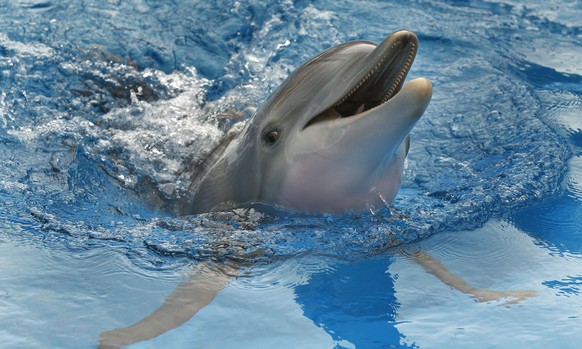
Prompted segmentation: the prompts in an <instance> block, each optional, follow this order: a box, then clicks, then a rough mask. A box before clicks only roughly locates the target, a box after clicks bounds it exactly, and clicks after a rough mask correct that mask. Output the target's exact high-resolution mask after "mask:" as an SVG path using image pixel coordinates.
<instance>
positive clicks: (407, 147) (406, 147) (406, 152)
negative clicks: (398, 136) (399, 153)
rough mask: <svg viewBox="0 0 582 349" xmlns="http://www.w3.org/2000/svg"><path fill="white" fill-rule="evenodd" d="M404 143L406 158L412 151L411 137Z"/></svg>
mask: <svg viewBox="0 0 582 349" xmlns="http://www.w3.org/2000/svg"><path fill="white" fill-rule="evenodd" d="M402 143H403V144H404V156H407V155H408V151H409V150H410V135H409V136H406V139H405V140H404V142H402Z"/></svg>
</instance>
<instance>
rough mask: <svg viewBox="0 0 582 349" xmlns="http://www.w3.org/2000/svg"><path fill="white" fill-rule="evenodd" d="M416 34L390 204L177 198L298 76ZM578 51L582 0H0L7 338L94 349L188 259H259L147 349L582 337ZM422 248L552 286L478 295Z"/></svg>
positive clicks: (2, 275) (490, 278) (473, 274)
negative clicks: (311, 211) (416, 103)
mask: <svg viewBox="0 0 582 349" xmlns="http://www.w3.org/2000/svg"><path fill="white" fill-rule="evenodd" d="M403 28H404V29H408V30H411V31H414V32H415V33H416V34H417V35H418V37H419V42H420V43H419V45H420V47H419V52H418V54H417V58H416V61H415V63H414V65H413V68H412V71H411V73H410V74H409V76H410V77H427V78H429V79H430V80H431V81H432V82H433V99H432V101H431V104H430V105H429V107H428V109H427V111H426V113H425V115H424V116H423V118H422V119H421V120H420V122H419V123H418V124H417V126H416V127H415V128H414V130H413V131H412V135H411V138H412V145H411V150H410V153H409V157H408V162H407V167H406V172H405V175H406V180H405V182H404V184H403V187H402V189H401V191H400V193H399V196H398V197H397V199H396V201H395V203H394V205H393V207H391V208H378V209H377V210H375V212H374V213H370V212H365V213H356V212H351V213H346V214H344V215H335V216H332V215H305V214H299V213H292V212H287V211H284V210H282V209H278V208H274V207H269V206H255V207H251V208H249V207H246V208H244V209H237V210H232V211H229V212H224V213H219V214H203V215H198V216H187V217H176V216H174V215H172V214H171V213H168V211H167V210H164V207H165V206H164V205H166V204H167V203H171V202H175V201H179V200H181V199H182V198H183V195H184V191H185V190H187V187H188V178H189V177H188V173H189V171H191V169H192V164H193V163H195V162H196V161H198V160H199V159H201V158H203V157H204V156H205V154H207V153H208V152H209V151H210V150H211V149H212V148H213V147H214V146H215V145H216V144H217V143H218V142H219V140H220V139H221V137H222V136H223V135H225V134H226V133H228V132H232V131H233V130H236V129H238V128H240V125H242V124H243V123H244V122H245V120H246V119H248V118H249V117H251V116H252V114H253V112H254V111H255V110H256V108H257V107H258V106H259V105H260V103H261V101H263V100H264V99H265V98H266V97H267V96H268V95H269V94H270V93H271V92H273V90H274V89H275V88H276V87H277V86H278V84H280V83H281V81H282V80H283V79H284V78H285V77H286V76H287V75H288V74H289V73H290V72H291V71H293V69H294V68H295V67H297V66H298V65H300V64H301V63H303V62H304V61H305V60H307V59H308V58H309V57H312V56H314V55H316V54H317V53H319V52H321V51H323V50H324V49H326V48H328V47H330V46H333V45H336V44H339V43H342V42H346V41H350V40H369V41H373V42H376V43H377V42H379V41H381V40H382V39H383V38H384V37H385V36H387V35H388V34H390V33H391V32H393V31H396V30H398V29H403ZM581 43H582V4H581V3H580V2H579V1H567V0H563V1H529V2H527V4H524V3H523V2H520V1H513V0H505V1H410V2H397V1H328V0H324V1H270V0H268V1H257V0H251V1H213V2H202V1H194V0H192V1H189V0H180V1H173V2H159V1H148V0H145V1H144V0H130V1H123V2H122V1H102V2H87V1H70V0H66V1H58V2H57V1H54V2H51V1H42V0H18V1H7V0H0V163H1V164H2V171H0V203H1V205H0V218H1V219H0V347H2V348H96V347H97V346H98V338H99V335H100V333H102V332H104V331H108V330H111V329H113V328H118V327H126V326H129V325H131V324H133V323H135V322H137V321H139V320H141V319H142V318H144V317H145V316H146V315H148V314H149V313H150V312H152V311H153V310H155V309H156V308H157V307H158V306H159V305H160V304H162V302H163V301H164V299H165V297H166V296H167V295H169V294H170V293H171V292H172V291H173V290H174V289H175V287H176V286H177V285H178V284H179V283H180V281H181V280H183V279H185V278H186V275H187V274H188V271H189V270H190V268H191V266H192V265H193V264H197V263H203V262H205V261H208V260H212V261H217V262H218V263H221V262H222V261H227V260H231V259H236V258H239V257H240V256H241V255H249V254H251V255H253V256H254V257H253V258H252V265H251V264H249V265H248V266H247V267H245V268H243V270H242V271H241V272H240V275H239V277H238V278H232V279H231V280H230V283H229V284H228V286H227V287H226V288H225V289H224V290H223V291H221V292H220V293H219V294H218V295H217V297H216V298H215V299H214V301H213V302H212V303H211V304H210V305H209V306H207V307H205V308H203V309H202V310H201V311H200V312H199V313H198V314H196V316H194V317H193V318H192V319H191V320H189V321H188V322H186V323H185V324H184V325H182V326H180V327H178V328H176V329H174V330H172V331H169V332H167V333H165V334H163V335H161V336H159V337H157V338H154V339H152V340H148V341H144V342H140V343H136V344H134V345H131V346H129V347H130V348H162V347H163V348H273V347H277V348H515V347H527V348H577V347H578V345H579V342H580V341H581V340H582V44H581ZM144 193H150V194H151V195H145V194H144ZM418 250H420V251H424V252H427V253H430V254H431V255H432V256H433V257H434V258H435V259H437V260H438V261H440V262H441V263H442V264H443V265H445V266H446V268H447V269H448V270H449V271H451V272H452V273H453V274H454V275H456V276H459V277H461V278H463V279H464V280H465V281H466V282H467V283H469V284H470V285H471V286H473V287H477V288H483V289H493V290H500V291H503V290H530V291H535V292H536V296H535V297H532V298H529V299H526V300H524V301H522V302H519V303H518V304H507V303H506V302H504V301H492V302H484V303H479V302H475V301H474V300H473V299H472V298H471V297H470V296H468V295H466V294H464V293H461V292H459V291H457V290H454V289H452V288H451V287H449V286H448V285H447V284H445V283H443V282H442V281H440V280H439V279H437V278H436V277H435V276H434V275H432V274H430V273H428V272H427V271H426V270H425V269H423V267H421V266H420V265H418V264H417V263H415V262H414V261H413V259H411V258H410V257H409V256H408V254H410V252H411V251H412V252H414V251H418Z"/></svg>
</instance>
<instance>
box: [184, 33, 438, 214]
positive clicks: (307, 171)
mask: <svg viewBox="0 0 582 349" xmlns="http://www.w3.org/2000/svg"><path fill="white" fill-rule="evenodd" d="M417 48H418V39H417V37H416V35H415V34H414V33H411V32H408V31H398V32H395V33H393V34H392V35H390V36H388V37H387V38H386V39H385V40H384V41H382V43H380V44H379V45H378V46H376V45H374V44H373V43H371V42H367V41H354V42H348V43H345V44H341V45H338V46H335V47H332V48H330V49H328V50H326V51H324V52H322V53H320V54H319V55H317V56H315V57H314V58H312V59H310V60H309V61H307V62H306V63H305V64H303V65H302V66H300V67H299V68H297V69H296V70H295V71H294V72H293V73H292V74H291V75H290V76H289V77H288V78H287V79H286V80H285V81H284V82H283V83H282V84H281V85H280V86H279V88H278V89H277V90H276V91H275V92H274V93H273V94H272V95H271V96H270V97H269V98H268V99H267V100H266V102H265V103H263V105H261V107H260V108H259V109H258V110H257V112H256V114H255V115H254V116H253V118H252V119H251V120H250V122H249V123H247V125H246V126H245V128H244V129H243V130H242V131H241V133H240V134H239V135H238V137H237V138H235V139H234V140H232V141H231V142H230V143H227V144H226V145H224V144H223V145H221V146H219V147H217V149H215V150H214V151H212V152H211V156H209V158H210V159H212V160H214V161H215V162H214V163H212V164H207V163H205V164H204V166H202V170H200V171H197V172H195V174H194V175H193V176H192V182H191V185H190V188H191V193H192V195H191V197H190V198H189V199H188V200H187V201H188V203H187V204H186V205H184V207H183V208H182V209H181V210H180V211H181V212H180V213H182V214H192V213H203V212H208V211H212V210H214V209H216V208H218V207H220V205H221V204H227V203H235V204H237V203H249V202H263V203H270V204H276V205H279V206H283V207H286V208H289V209H292V210H297V211H303V212H312V213H339V212H342V211H347V210H356V211H360V210H363V209H366V208H368V207H369V206H373V205H374V204H377V203H382V202H384V203H385V202H388V203H389V202H391V201H392V200H393V199H394V197H395V196H396V193H397V191H398V189H399V187H400V184H401V182H402V172H403V168H404V160H405V158H406V155H407V153H408V149H409V141H408V134H409V132H410V131H411V129H412V127H413V126H414V124H415V123H416V122H417V121H418V120H419V119H420V117H421V116H422V114H423V113H424V111H425V109H426V107H427V106H428V103H429V101H430V99H431V96H432V86H431V83H430V81H429V80H427V79H424V78H417V79H414V80H411V81H409V82H408V83H406V84H405V83H404V80H405V78H406V75H407V74H408V72H409V70H410V68H411V66H412V62H413V61H414V58H415V55H416V52H417ZM215 159H216V160H215ZM207 162H209V160H207ZM223 206H224V205H223Z"/></svg>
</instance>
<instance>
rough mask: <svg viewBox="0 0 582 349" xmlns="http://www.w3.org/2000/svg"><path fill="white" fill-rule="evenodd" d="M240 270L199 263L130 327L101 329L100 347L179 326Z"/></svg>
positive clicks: (108, 348) (116, 345) (106, 348)
mask: <svg viewBox="0 0 582 349" xmlns="http://www.w3.org/2000/svg"><path fill="white" fill-rule="evenodd" d="M237 273H238V267H236V266H227V265H217V264H212V263H210V262H204V263H200V264H197V265H196V266H194V268H193V270H192V272H191V273H190V275H189V278H188V279H187V280H184V281H182V282H181V283H180V284H179V285H178V287H177V288H176V289H175V290H174V292H172V294H170V295H169V296H168V297H167V298H166V299H165V301H164V303H163V304H162V305H161V306H160V307H159V308H158V309H156V310H155V311H154V312H152V313H151V314H149V315H148V316H146V317H145V318H144V319H142V320H141V321H139V322H137V323H135V324H133V325H131V326H129V327H125V328H117V329H114V330H111V331H106V332H103V333H101V335H100V336H99V348H98V349H112V348H120V347H122V346H126V345H129V344H133V343H137V342H140V341H143V340H147V339H152V338H155V337H157V336H159V335H161V334H163V333H165V332H167V331H170V330H172V329H174V328H177V327H179V326H180V325H182V324H184V323H185V322H186V321H188V320H190V318H192V317H193V316H194V315H195V314H196V313H198V311H200V309H202V308H203V307H205V306H206V305H208V304H210V302H212V300H213V299H214V297H216V295H217V294H218V292H220V291H221V290H222V289H224V287H226V285H227V284H228V282H229V280H230V278H231V277H232V276H236V274H237Z"/></svg>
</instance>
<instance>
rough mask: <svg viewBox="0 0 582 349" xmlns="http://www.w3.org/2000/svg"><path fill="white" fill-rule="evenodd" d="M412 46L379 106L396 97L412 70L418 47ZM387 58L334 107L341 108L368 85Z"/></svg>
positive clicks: (392, 47)
mask: <svg viewBox="0 0 582 349" xmlns="http://www.w3.org/2000/svg"><path fill="white" fill-rule="evenodd" d="M398 44H399V43H393V44H392V46H391V47H390V48H391V49H395V48H396V46H398ZM410 45H411V46H410V49H409V51H408V54H407V57H406V60H405V61H404V63H403V64H402V67H401V68H400V71H399V72H398V74H397V75H396V78H395V79H394V80H393V81H392V84H390V87H389V88H388V89H387V90H386V93H385V94H384V96H383V97H382V99H381V101H380V103H379V104H378V105H381V104H384V103H386V102H387V101H388V100H389V99H390V98H392V97H393V96H394V94H395V92H396V90H397V89H398V87H399V86H400V84H401V82H402V80H403V79H404V78H405V76H406V74H407V73H408V71H409V70H410V67H411V65H412V61H413V60H414V56H415V55H416V45H415V44H414V43H411V44H410ZM387 58H388V57H387V56H383V57H382V58H381V59H380V61H379V62H378V63H377V64H376V65H375V66H374V68H372V70H370V71H369V72H368V74H366V76H365V77H364V78H363V79H362V80H360V81H359V82H358V83H357V84H356V86H355V87H354V88H352V89H351V90H350V91H349V92H348V93H347V94H346V95H344V96H343V97H342V98H341V99H340V100H339V101H338V102H336V103H335V104H334V105H333V107H334V108H335V107H339V106H340V105H341V104H343V103H345V102H346V101H347V100H348V99H349V98H350V97H351V96H352V95H353V94H354V93H356V91H358V89H360V87H362V85H364V84H365V83H366V81H368V79H370V77H371V76H373V75H374V74H375V73H376V72H377V71H378V70H379V69H380V68H381V67H382V66H383V64H384V63H385V62H386V60H387ZM372 108H373V107H372ZM368 109H371V108H368ZM364 111H365V110H364Z"/></svg>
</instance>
